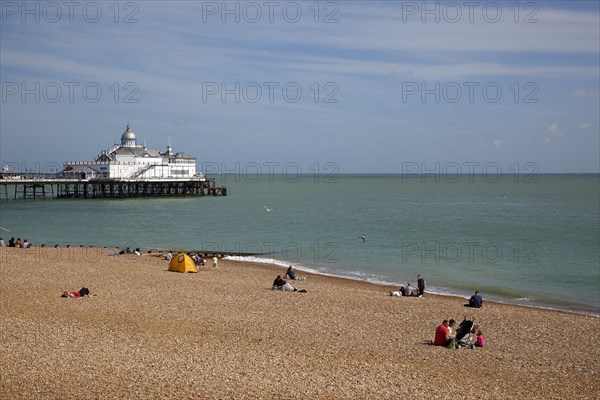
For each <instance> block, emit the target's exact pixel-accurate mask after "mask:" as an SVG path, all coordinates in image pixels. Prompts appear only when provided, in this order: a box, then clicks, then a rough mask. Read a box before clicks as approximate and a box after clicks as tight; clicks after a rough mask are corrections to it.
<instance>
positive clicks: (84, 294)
mask: <svg viewBox="0 0 600 400" xmlns="http://www.w3.org/2000/svg"><path fill="white" fill-rule="evenodd" d="M89 295H90V290H89V289H88V288H86V287H82V288H81V289H79V292H74V291H69V290H66V291H64V292H63V294H62V296H61V297H88V296H89Z"/></svg>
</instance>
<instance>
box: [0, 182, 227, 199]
mask: <svg viewBox="0 0 600 400" xmlns="http://www.w3.org/2000/svg"><path fill="white" fill-rule="evenodd" d="M179 196H227V187H225V186H217V185H216V182H215V180H214V179H207V180H181V179H173V180H167V179H156V180H113V179H61V178H49V177H34V178H14V177H12V178H8V179H6V177H2V179H0V199H1V200H9V199H11V198H12V199H15V200H18V199H22V200H41V199H122V198H140V197H179Z"/></svg>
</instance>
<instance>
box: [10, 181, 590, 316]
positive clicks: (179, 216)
mask: <svg viewBox="0 0 600 400" xmlns="http://www.w3.org/2000/svg"><path fill="white" fill-rule="evenodd" d="M217 178H218V180H219V181H220V183H222V184H225V185H227V186H228V188H229V193H230V195H229V196H228V197H204V198H155V199H133V200H132V199H124V200H47V201H4V202H1V203H0V225H1V226H2V227H4V228H5V229H9V230H10V231H11V232H6V231H2V232H0V235H2V236H3V237H4V239H5V241H7V239H8V238H9V237H10V236H15V237H20V238H22V239H24V238H27V239H28V240H29V241H31V242H33V243H35V244H40V243H48V244H53V243H60V244H61V245H63V246H64V245H66V244H72V245H79V244H82V245H98V246H111V247H112V246H116V247H125V246H130V247H174V248H191V249H205V250H222V251H242V252H256V253H265V254H264V255H262V256H259V257H255V258H250V260H251V261H252V260H253V261H261V260H268V261H269V262H272V263H275V264H279V265H282V266H284V265H288V264H293V265H295V266H297V267H298V268H300V269H304V270H309V271H313V272H319V273H323V274H331V275H337V276H345V277H351V278H355V279H361V280H366V281H371V282H378V283H392V284H399V283H406V282H407V281H411V282H413V283H415V281H416V274H417V273H420V274H421V275H423V276H424V277H425V279H426V281H427V285H428V290H429V291H432V292H438V293H451V294H458V295H464V296H468V295H470V294H471V293H472V292H473V291H474V290H476V289H478V290H480V291H481V292H482V294H483V295H484V298H487V299H495V300H499V301H504V302H509V303H516V304H524V305H532V306H539V307H551V308H560V309H569V310H575V311H579V312H585V313H592V314H596V315H598V314H599V313H600V206H599V204H600V176H599V175H597V174H593V175H586V174H584V175H570V174H565V175H563V174H558V175H552V174H547V175H544V174H541V175H537V176H535V177H533V178H532V179H523V178H522V177H521V178H519V179H515V177H513V176H508V175H503V176H501V177H500V179H497V177H496V178H495V179H494V180H493V181H492V180H490V179H484V178H483V177H481V176H474V177H469V178H472V179H459V180H457V181H453V180H450V179H448V177H440V176H435V175H431V176H418V177H417V176H412V177H411V176H401V175H392V174H390V175H388V174H385V175H358V174H348V175H341V174H338V175H336V176H334V177H332V176H329V177H327V176H312V175H311V176H305V177H302V178H298V177H293V179H290V178H285V179H284V177H280V176H277V177H274V176H267V177H264V178H261V179H256V177H244V176H239V175H233V174H232V175H221V176H219V177H217ZM267 208H268V209H269V210H270V211H268V210H267ZM361 235H364V237H365V239H366V240H365V241H363V240H362V239H360V238H359V237H360V236H361Z"/></svg>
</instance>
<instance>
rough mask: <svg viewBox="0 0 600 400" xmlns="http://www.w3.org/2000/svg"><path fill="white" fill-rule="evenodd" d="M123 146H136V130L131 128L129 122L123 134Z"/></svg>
mask: <svg viewBox="0 0 600 400" xmlns="http://www.w3.org/2000/svg"><path fill="white" fill-rule="evenodd" d="M121 146H124V147H136V146H137V139H136V137H135V132H133V131H132V130H131V128H130V127H129V124H127V129H125V132H123V134H122V135H121Z"/></svg>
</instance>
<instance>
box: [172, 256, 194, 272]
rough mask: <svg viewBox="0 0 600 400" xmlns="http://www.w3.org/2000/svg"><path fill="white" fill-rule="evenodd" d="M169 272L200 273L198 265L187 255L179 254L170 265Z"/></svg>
mask: <svg viewBox="0 0 600 400" xmlns="http://www.w3.org/2000/svg"><path fill="white" fill-rule="evenodd" d="M169 271H175V272H198V268H196V263H194V260H192V259H191V258H190V257H189V256H188V255H186V254H178V255H176V256H175V257H173V259H172V260H171V262H170V263H169Z"/></svg>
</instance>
